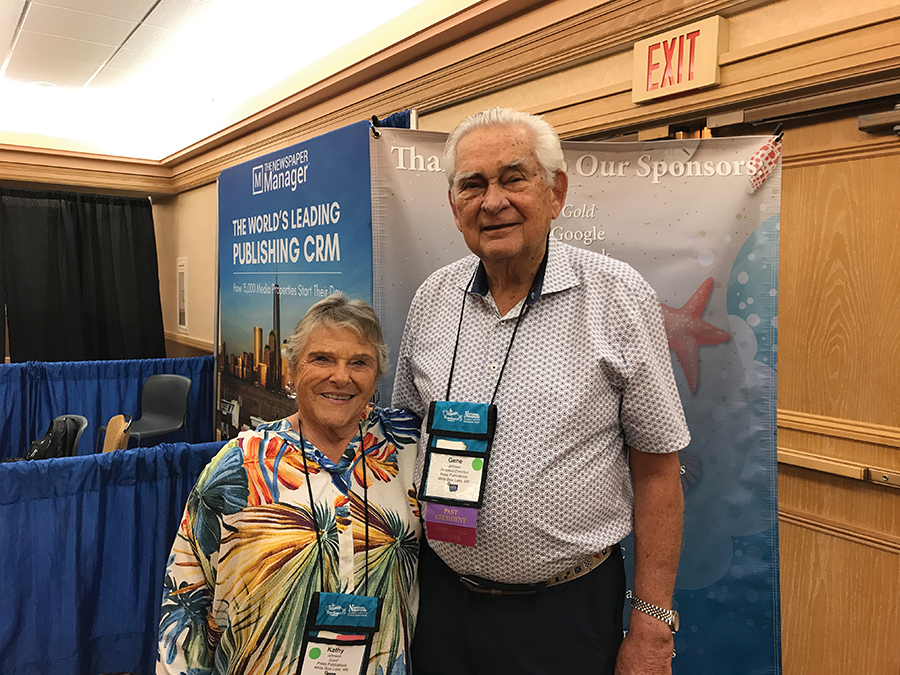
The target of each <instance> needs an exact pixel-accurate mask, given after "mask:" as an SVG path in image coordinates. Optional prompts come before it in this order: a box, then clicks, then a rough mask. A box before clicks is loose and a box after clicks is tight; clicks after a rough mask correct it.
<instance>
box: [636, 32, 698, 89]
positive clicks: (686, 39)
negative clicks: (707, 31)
mask: <svg viewBox="0 0 900 675" xmlns="http://www.w3.org/2000/svg"><path fill="white" fill-rule="evenodd" d="M699 36H700V31H699V30H694V31H691V32H690V33H687V34H685V35H678V36H676V37H673V38H672V39H671V40H662V41H661V42H656V43H654V44H652V45H650V46H648V47H647V91H653V90H654V89H662V88H664V87H674V86H675V85H676V84H681V83H682V82H683V81H685V66H686V67H687V81H688V82H690V81H691V80H693V79H694V55H695V51H696V41H697V38H698V37H699ZM660 50H662V53H661V54H660V53H659V51H660ZM685 52H687V53H685ZM660 57H662V59H663V61H664V63H665V65H664V66H663V61H660V60H659V59H660ZM660 68H662V76H661V77H660V78H659V80H657V79H656V74H655V73H656V71H657V70H659V69H660Z"/></svg>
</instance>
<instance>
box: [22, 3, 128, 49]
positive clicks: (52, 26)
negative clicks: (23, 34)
mask: <svg viewBox="0 0 900 675" xmlns="http://www.w3.org/2000/svg"><path fill="white" fill-rule="evenodd" d="M136 25H137V23H136V22H134V21H123V20H122V19H113V18H111V17H108V16H100V15H98V14H88V13H86V12H79V11H76V10H73V9H66V8H64V7H51V6H50V5H39V4H34V5H32V6H31V9H30V10H29V12H28V17H27V18H26V19H25V25H24V26H22V28H23V29H24V30H30V31H34V32H35V33H48V34H50V35H59V36H62V37H70V38H75V39H76V40H87V41H88V42H97V43H100V44H106V45H114V46H116V47H118V46H119V45H120V44H122V41H123V40H125V38H126V37H128V34H129V33H130V32H131V31H132V30H134V27H135V26H136Z"/></svg>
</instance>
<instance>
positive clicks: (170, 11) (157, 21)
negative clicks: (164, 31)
mask: <svg viewBox="0 0 900 675" xmlns="http://www.w3.org/2000/svg"><path fill="white" fill-rule="evenodd" d="M210 7H211V5H210V4H208V3H205V2H201V1H200V0H160V3H159V4H158V5H157V6H156V9H154V10H153V11H152V12H151V13H150V16H148V17H147V18H146V20H145V21H144V23H146V24H147V25H150V26H157V27H159V28H172V29H178V28H181V27H182V26H183V25H184V24H185V23H187V22H188V21H190V20H191V19H192V18H194V17H195V16H196V15H197V14H199V13H201V12H205V11H207V10H209V8H210Z"/></svg>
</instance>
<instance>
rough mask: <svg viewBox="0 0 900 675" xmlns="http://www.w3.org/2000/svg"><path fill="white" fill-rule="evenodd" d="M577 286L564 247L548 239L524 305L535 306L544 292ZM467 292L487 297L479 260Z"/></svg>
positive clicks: (486, 286) (484, 278)
mask: <svg viewBox="0 0 900 675" xmlns="http://www.w3.org/2000/svg"><path fill="white" fill-rule="evenodd" d="M469 269H471V268H469ZM577 285H578V277H577V276H576V275H575V273H574V271H573V270H572V266H571V263H570V261H569V257H568V256H567V255H566V251H565V247H564V246H562V245H560V244H559V243H558V242H557V241H556V240H555V239H554V238H553V237H548V239H547V248H546V250H545V251H544V259H543V260H542V261H541V265H540V267H538V271H537V274H535V277H534V281H533V282H532V284H531V289H530V290H529V291H528V295H527V296H526V298H525V304H526V305H529V306H530V305H533V304H535V303H536V302H537V301H538V300H540V299H541V295H543V294H544V293H545V292H546V293H556V292H558V291H564V290H566V289H567V288H571V287H572V286H577ZM468 290H469V292H471V293H475V294H477V295H480V296H482V297H485V296H487V293H488V283H487V270H485V269H484V263H483V262H481V261H480V260H479V261H478V268H477V269H476V270H475V275H474V277H473V278H472V285H471V288H468Z"/></svg>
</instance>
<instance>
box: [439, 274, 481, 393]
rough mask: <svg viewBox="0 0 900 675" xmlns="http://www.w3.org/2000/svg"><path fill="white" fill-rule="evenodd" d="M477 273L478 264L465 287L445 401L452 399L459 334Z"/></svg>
mask: <svg viewBox="0 0 900 675" xmlns="http://www.w3.org/2000/svg"><path fill="white" fill-rule="evenodd" d="M476 274H478V265H475V271H474V272H472V278H471V279H469V283H467V284H466V287H465V288H464V289H463V301H462V307H460V309H459V324H458V325H457V326H456V342H454V343H453V359H452V360H451V361H450V377H448V378H447V394H446V396H444V400H445V401H449V400H450V385H451V384H452V383H453V370H454V369H455V368H456V352H458V351H459V334H460V332H461V331H462V320H463V314H464V313H465V311H466V296H467V295H468V294H469V289H470V288H472V284H473V283H475V275H476Z"/></svg>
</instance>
